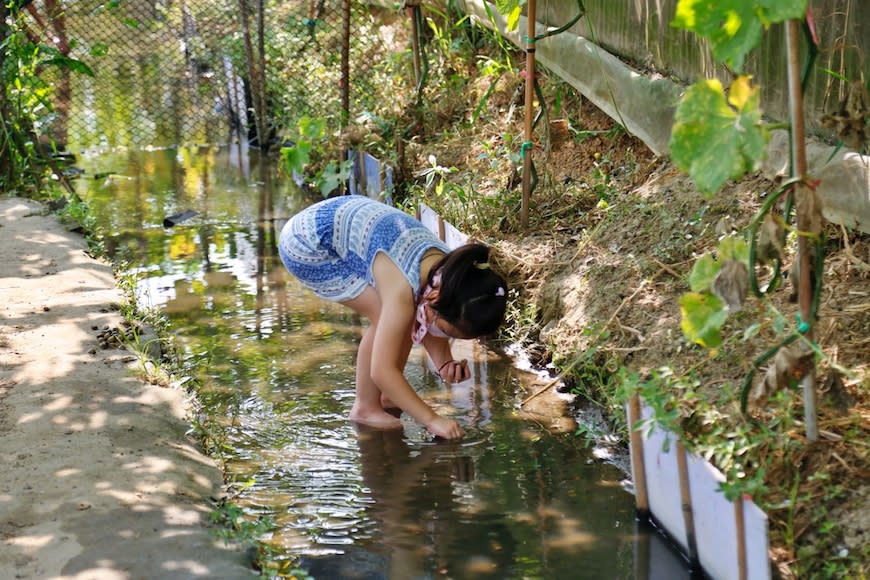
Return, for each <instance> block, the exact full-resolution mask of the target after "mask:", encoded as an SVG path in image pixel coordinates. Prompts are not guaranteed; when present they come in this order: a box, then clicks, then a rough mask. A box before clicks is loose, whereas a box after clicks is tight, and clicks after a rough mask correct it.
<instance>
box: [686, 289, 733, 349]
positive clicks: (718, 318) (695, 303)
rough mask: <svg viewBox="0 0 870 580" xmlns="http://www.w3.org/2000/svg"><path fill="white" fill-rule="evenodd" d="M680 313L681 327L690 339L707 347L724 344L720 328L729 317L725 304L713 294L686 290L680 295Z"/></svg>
mask: <svg viewBox="0 0 870 580" xmlns="http://www.w3.org/2000/svg"><path fill="white" fill-rule="evenodd" d="M680 313H681V314H682V316H683V320H682V322H681V323H680V328H681V329H682V330H683V334H684V335H685V337H686V338H688V339H689V340H690V341H692V342H694V343H697V344H700V345H701V346H703V347H705V348H716V347H717V346H719V345H720V344H722V334H721V333H720V332H719V329H721V328H722V325H723V324H725V320H726V319H727V318H728V309H727V308H725V304H724V303H723V302H722V301H721V300H719V299H718V298H716V297H715V296H713V295H712V294H706V293H705V294H701V293H698V292H686V293H685V294H683V295H682V296H680Z"/></svg>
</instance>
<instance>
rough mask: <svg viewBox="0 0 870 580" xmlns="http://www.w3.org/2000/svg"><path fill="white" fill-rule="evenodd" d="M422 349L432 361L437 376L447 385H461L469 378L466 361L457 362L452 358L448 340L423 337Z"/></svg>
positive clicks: (469, 373)
mask: <svg viewBox="0 0 870 580" xmlns="http://www.w3.org/2000/svg"><path fill="white" fill-rule="evenodd" d="M423 348H425V349H426V353H427V354H428V355H429V358H431V359H432V364H434V365H435V369H436V370H437V372H438V374H439V375H441V378H442V379H444V380H445V381H447V382H448V383H461V382H462V381H465V380H468V379H470V378H471V369H469V368H468V361H467V360H465V359H463V360H461V361H458V360H455V359H454V358H453V353H452V352H451V351H450V339H447V338H443V337H440V336H432V335H431V334H426V336H424V337H423Z"/></svg>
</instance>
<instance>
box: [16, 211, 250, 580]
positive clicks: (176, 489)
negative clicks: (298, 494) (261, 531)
mask: <svg viewBox="0 0 870 580" xmlns="http://www.w3.org/2000/svg"><path fill="white" fill-rule="evenodd" d="M0 248H2V251H0V466H2V467H0V469H2V474H0V578H2V579H4V580H5V579H12V578H39V579H44V578H63V579H67V578H69V579H99V580H114V579H128V578H136V579H138V578H143V579H145V578H147V579H151V578H155V579H157V578H159V579H161V580H165V579H173V578H209V579H215V578H227V579H230V578H251V577H256V576H257V574H256V573H255V572H254V571H253V570H252V569H251V566H250V562H246V561H245V559H244V557H243V555H242V554H241V553H240V552H238V551H236V550H234V549H228V548H225V547H224V546H223V543H222V542H221V541H218V540H216V539H215V538H214V536H213V535H212V533H211V531H210V530H209V529H208V525H209V518H208V515H209V513H210V512H211V511H212V510H213V509H214V503H213V501H211V499H210V498H212V497H215V496H218V495H220V493H221V472H220V470H219V468H218V467H217V466H216V465H215V464H214V463H213V462H212V461H211V460H210V459H209V458H208V457H206V456H204V455H203V454H202V453H201V452H200V450H199V446H198V444H197V443H196V441H194V440H192V439H191V438H190V437H188V436H187V435H186V434H185V433H186V432H187V430H188V429H189V426H190V424H189V421H188V420H187V419H186V410H187V406H186V397H185V393H184V392H183V391H180V390H176V389H166V388H161V387H158V386H155V385H151V384H148V383H146V382H143V381H142V380H140V379H138V378H137V377H136V373H135V372H134V369H135V367H136V365H137V364H138V363H137V362H131V359H133V357H131V354H130V352H128V351H125V350H116V349H108V350H102V349H100V347H99V344H98V341H97V338H96V335H97V333H98V331H99V330H98V329H101V328H103V327H104V326H105V325H109V326H111V327H117V326H118V325H119V324H120V322H121V317H120V315H119V313H118V312H117V304H118V303H119V302H120V301H121V298H122V296H121V293H120V291H119V290H117V289H116V287H115V279H114V276H113V274H112V271H111V269H110V268H109V267H108V266H107V265H106V264H103V263H101V262H98V261H96V260H94V259H92V258H90V257H89V256H88V255H87V254H86V253H85V250H86V249H87V245H86V243H85V241H84V239H83V238H82V237H81V236H80V235H78V234H73V233H70V232H68V231H67V230H66V228H65V227H64V226H62V225H61V224H60V223H59V222H58V220H57V219H56V218H55V217H53V216H51V215H48V214H47V213H46V211H45V210H44V208H43V206H42V205H40V204H37V203H35V202H32V201H28V200H22V199H16V198H0ZM113 305H114V306H113Z"/></svg>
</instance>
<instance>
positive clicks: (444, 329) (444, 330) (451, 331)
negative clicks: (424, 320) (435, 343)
mask: <svg viewBox="0 0 870 580" xmlns="http://www.w3.org/2000/svg"><path fill="white" fill-rule="evenodd" d="M427 332H428V333H429V334H431V335H432V336H437V337H438V338H468V337H465V336H463V334H462V332H460V331H459V329H458V328H456V327H455V326H453V325H452V324H450V323H449V322H447V321H446V320H444V319H443V318H441V317H440V316H438V313H437V312H436V313H435V318H433V319H432V322H430V323H429V329H428V330H427Z"/></svg>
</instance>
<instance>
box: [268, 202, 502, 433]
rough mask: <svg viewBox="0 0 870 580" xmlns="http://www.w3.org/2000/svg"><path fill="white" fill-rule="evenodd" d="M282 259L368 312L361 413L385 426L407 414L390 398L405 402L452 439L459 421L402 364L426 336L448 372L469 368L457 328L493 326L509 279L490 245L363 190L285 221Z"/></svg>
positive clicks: (480, 330) (322, 292)
mask: <svg viewBox="0 0 870 580" xmlns="http://www.w3.org/2000/svg"><path fill="white" fill-rule="evenodd" d="M278 252H279V254H280V256H281V260H282V261H283V262H284V265H285V266H286V267H287V269H288V270H289V271H290V273H291V274H293V275H294V276H296V278H298V279H299V281H300V282H302V283H303V284H305V285H306V286H307V287H308V288H310V289H311V290H312V291H313V292H314V293H315V294H317V295H318V296H320V297H321V298H324V299H326V300H331V301H334V302H340V303H341V304H344V305H346V306H349V307H351V308H352V309H354V310H355V311H356V312H359V313H360V314H362V315H363V316H365V317H366V318H367V319H368V320H369V321H370V322H371V324H370V326H369V327H368V328H367V329H366V331H365V332H364V333H363V337H362V340H361V341H360V345H359V352H358V356H357V368H356V401H355V403H354V405H353V408H352V409H351V412H350V418H351V420H353V421H357V422H360V423H364V424H367V425H372V426H375V427H381V428H398V427H401V425H402V423H401V421H399V419H398V418H396V417H395V416H394V415H391V414H390V413H388V412H386V411H385V410H384V406H398V407H399V408H400V409H401V410H403V411H405V412H406V413H408V414H409V415H411V416H412V417H413V418H414V419H416V420H417V421H419V422H420V423H422V424H423V425H425V426H426V428H427V429H428V430H429V431H430V432H432V433H433V434H434V435H437V436H440V437H444V438H447V439H458V438H459V437H461V436H462V430H461V429H460V427H459V424H458V423H457V422H456V421H454V420H452V419H448V418H446V417H442V416H440V415H438V414H437V413H435V411H433V410H432V408H431V407H429V405H427V404H426V403H425V402H423V400H422V399H421V398H420V397H419V396H418V395H417V393H415V392H414V389H412V388H411V385H410V384H408V381H407V380H406V379H405V376H404V374H403V370H404V368H405V363H407V362H408V356H409V354H410V352H411V346H412V345H413V344H422V345H423V347H424V348H425V349H426V352H427V353H428V355H429V357H430V358H431V359H432V362H433V363H434V364H435V367H436V368H437V369H438V374H439V375H440V376H441V378H442V379H443V380H444V381H447V382H451V383H457V382H461V381H464V380H466V379H468V378H470V377H471V371H470V370H469V369H468V364H467V361H465V360H462V361H456V360H454V359H453V356H452V354H451V352H450V340H449V339H450V338H476V337H480V336H484V335H487V334H491V333H493V332H495V331H496V329H498V327H499V326H500V325H501V323H502V322H503V320H504V312H505V306H506V304H507V285H506V284H505V281H504V279H503V278H502V277H501V276H499V275H498V274H496V273H495V272H493V271H492V269H490V267H489V263H488V261H487V260H488V256H489V248H488V247H486V246H484V245H482V244H468V245H465V246H462V247H460V248H457V249H456V250H453V251H452V252H451V251H449V250H448V248H447V246H446V245H445V244H444V243H443V242H442V241H441V240H439V239H438V238H437V237H436V236H435V235H434V234H432V233H431V232H430V231H429V230H428V229H426V227H425V226H423V224H421V223H420V222H418V221H417V220H415V219H414V218H412V217H411V216H409V215H407V214H406V213H404V212H402V211H400V210H398V209H395V208H392V207H390V206H388V205H385V204H383V203H381V202H379V201H376V200H373V199H369V198H367V197H363V196H358V195H349V196H342V197H336V198H332V199H327V200H324V201H321V202H319V203H316V204H314V205H312V206H311V207H308V208H306V209H305V210H303V211H301V212H300V213H298V214H296V215H295V216H293V218H292V219H290V221H288V222H287V224H285V226H284V228H283V229H282V231H281V236H280V240H279V242H278Z"/></svg>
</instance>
